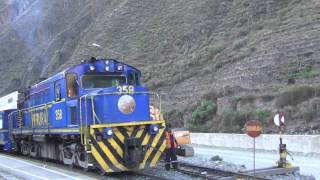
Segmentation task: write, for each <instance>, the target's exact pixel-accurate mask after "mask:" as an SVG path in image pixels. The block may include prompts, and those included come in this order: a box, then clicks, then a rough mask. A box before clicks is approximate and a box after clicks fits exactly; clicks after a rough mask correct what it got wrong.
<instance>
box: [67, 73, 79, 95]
mask: <svg viewBox="0 0 320 180" xmlns="http://www.w3.org/2000/svg"><path fill="white" fill-rule="evenodd" d="M66 79H67V90H68V97H70V98H73V97H77V96H78V83H77V75H76V74H67V76H66Z"/></svg>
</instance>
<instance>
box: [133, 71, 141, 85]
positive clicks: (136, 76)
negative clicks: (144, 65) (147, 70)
mask: <svg viewBox="0 0 320 180" xmlns="http://www.w3.org/2000/svg"><path fill="white" fill-rule="evenodd" d="M134 81H135V82H136V85H137V86H140V85H141V83H140V78H139V75H138V73H134Z"/></svg>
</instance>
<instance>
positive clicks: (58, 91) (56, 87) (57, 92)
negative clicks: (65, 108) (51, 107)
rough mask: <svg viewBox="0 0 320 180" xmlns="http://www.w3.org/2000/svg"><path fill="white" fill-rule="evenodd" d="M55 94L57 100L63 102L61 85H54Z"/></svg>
mask: <svg viewBox="0 0 320 180" xmlns="http://www.w3.org/2000/svg"><path fill="white" fill-rule="evenodd" d="M54 94H55V100H56V101H60V100H61V86H60V84H59V83H55V84H54Z"/></svg>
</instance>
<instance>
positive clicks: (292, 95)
mask: <svg viewBox="0 0 320 180" xmlns="http://www.w3.org/2000/svg"><path fill="white" fill-rule="evenodd" d="M319 92H320V87H311V86H294V87H291V88H290V89H288V90H287V91H286V92H284V93H282V94H280V95H279V96H278V98H277V100H276V105H277V107H280V108H282V107H285V106H296V105H297V104H300V103H301V102H303V101H306V100H309V99H310V98H312V97H319V96H320V93H319Z"/></svg>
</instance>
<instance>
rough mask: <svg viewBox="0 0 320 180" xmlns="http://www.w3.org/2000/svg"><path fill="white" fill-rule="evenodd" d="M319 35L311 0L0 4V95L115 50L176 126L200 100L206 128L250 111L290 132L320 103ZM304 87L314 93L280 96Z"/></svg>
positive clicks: (13, 0)
mask: <svg viewBox="0 0 320 180" xmlns="http://www.w3.org/2000/svg"><path fill="white" fill-rule="evenodd" d="M319 37H320V3H319V2H318V1H317V0H282V1H279V0H265V1H263V0H203V1H197V0H187V1H186V0H162V1H158V0H108V1H107V0H64V1H51V0H10V1H9V0H0V64H1V65H0V68H1V69H0V71H1V75H2V77H1V79H0V83H1V84H2V86H1V87H0V92H1V93H2V94H5V93H7V92H10V91H12V90H14V89H17V88H18V87H24V86H27V85H29V84H30V83H32V82H34V81H36V80H37V79H39V78H40V77H47V76H49V75H50V74H52V73H55V72H57V71H59V70H62V69H63V68H65V67H67V66H70V65H72V64H75V63H77V62H79V61H80V60H81V59H84V58H88V57H90V56H92V55H105V56H112V57H118V58H120V56H117V55H116V53H115V52H120V53H121V54H123V55H124V61H125V62H127V63H129V64H132V65H134V66H137V67H139V68H140V69H141V70H142V72H143V74H144V82H145V84H146V85H147V86H148V87H150V89H151V90H154V91H160V92H161V93H162V94H163V99H164V100H165V106H164V107H165V111H166V112H167V113H168V114H169V115H170V117H169V119H170V120H172V121H175V123H176V124H177V125H179V126H182V125H184V126H186V125H187V124H188V122H190V120H191V119H192V117H191V114H192V112H193V111H194V109H195V107H197V106H198V105H199V104H200V102H201V101H203V100H208V101H210V102H212V103H213V104H218V108H217V111H216V112H214V113H216V114H217V115H215V114H214V116H213V120H209V121H212V122H210V123H209V124H208V125H210V126H216V127H217V126H218V125H219V119H217V118H216V117H218V116H221V115H223V113H225V112H228V111H234V112H244V111H254V110H256V109H259V110H261V111H268V112H269V116H268V118H267V119H268V120H266V121H268V122H271V121H272V115H270V114H273V113H275V112H276V111H277V110H280V111H286V112H288V116H289V117H290V118H292V119H293V120H295V121H294V122H295V123H292V124H293V125H292V127H293V128H294V127H295V126H294V125H296V126H311V125H313V124H314V123H315V122H317V120H319V118H318V115H317V114H316V115H315V114H312V113H311V114H312V118H311V119H312V120H311V121H309V123H306V122H305V117H306V115H305V113H304V112H305V111H306V112H309V111H312V110H314V109H316V111H317V110H319V109H320V104H318V103H317V102H318V101H317V97H318V96H320V92H319V94H317V92H318V90H319V89H318V88H317V86H318V85H319V82H320V75H319V69H320V59H319V55H320V38H319ZM93 42H95V43H98V44H101V45H102V46H103V48H101V49H93V48H92V47H90V46H89V45H90V44H91V43H93ZM112 51H113V53H112ZM297 86H299V87H297ZM301 86H302V87H301ZM310 86H312V87H311V88H314V92H315V93H314V94H313V95H312V96H307V97H306V98H303V97H305V96H303V97H302V100H299V101H298V102H296V103H293V104H292V103H290V102H286V101H284V100H283V99H284V97H287V96H286V94H290V93H292V92H296V91H297V89H298V90H300V91H301V92H298V93H297V94H298V95H297V96H300V95H301V94H303V93H307V94H310V92H309V91H308V90H306V89H309V88H310ZM305 91H306V92H305ZM281 98H282V99H281ZM290 99H296V96H294V97H289V101H290ZM280 101H281V102H280ZM283 101H284V102H283ZM303 103H304V105H303ZM309 106H310V107H311V110H310V108H309V109H308V108H307V107H309ZM303 108H305V109H307V110H303ZM312 112H313V111H312ZM253 114H254V113H253ZM248 118H255V117H248ZM268 122H267V123H266V124H267V125H270V123H268ZM296 122H300V123H301V124H299V123H298V124H297V123H296ZM195 123H196V122H195ZM207 130H208V131H216V130H217V129H215V128H211V129H210V128H209V129H207Z"/></svg>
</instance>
